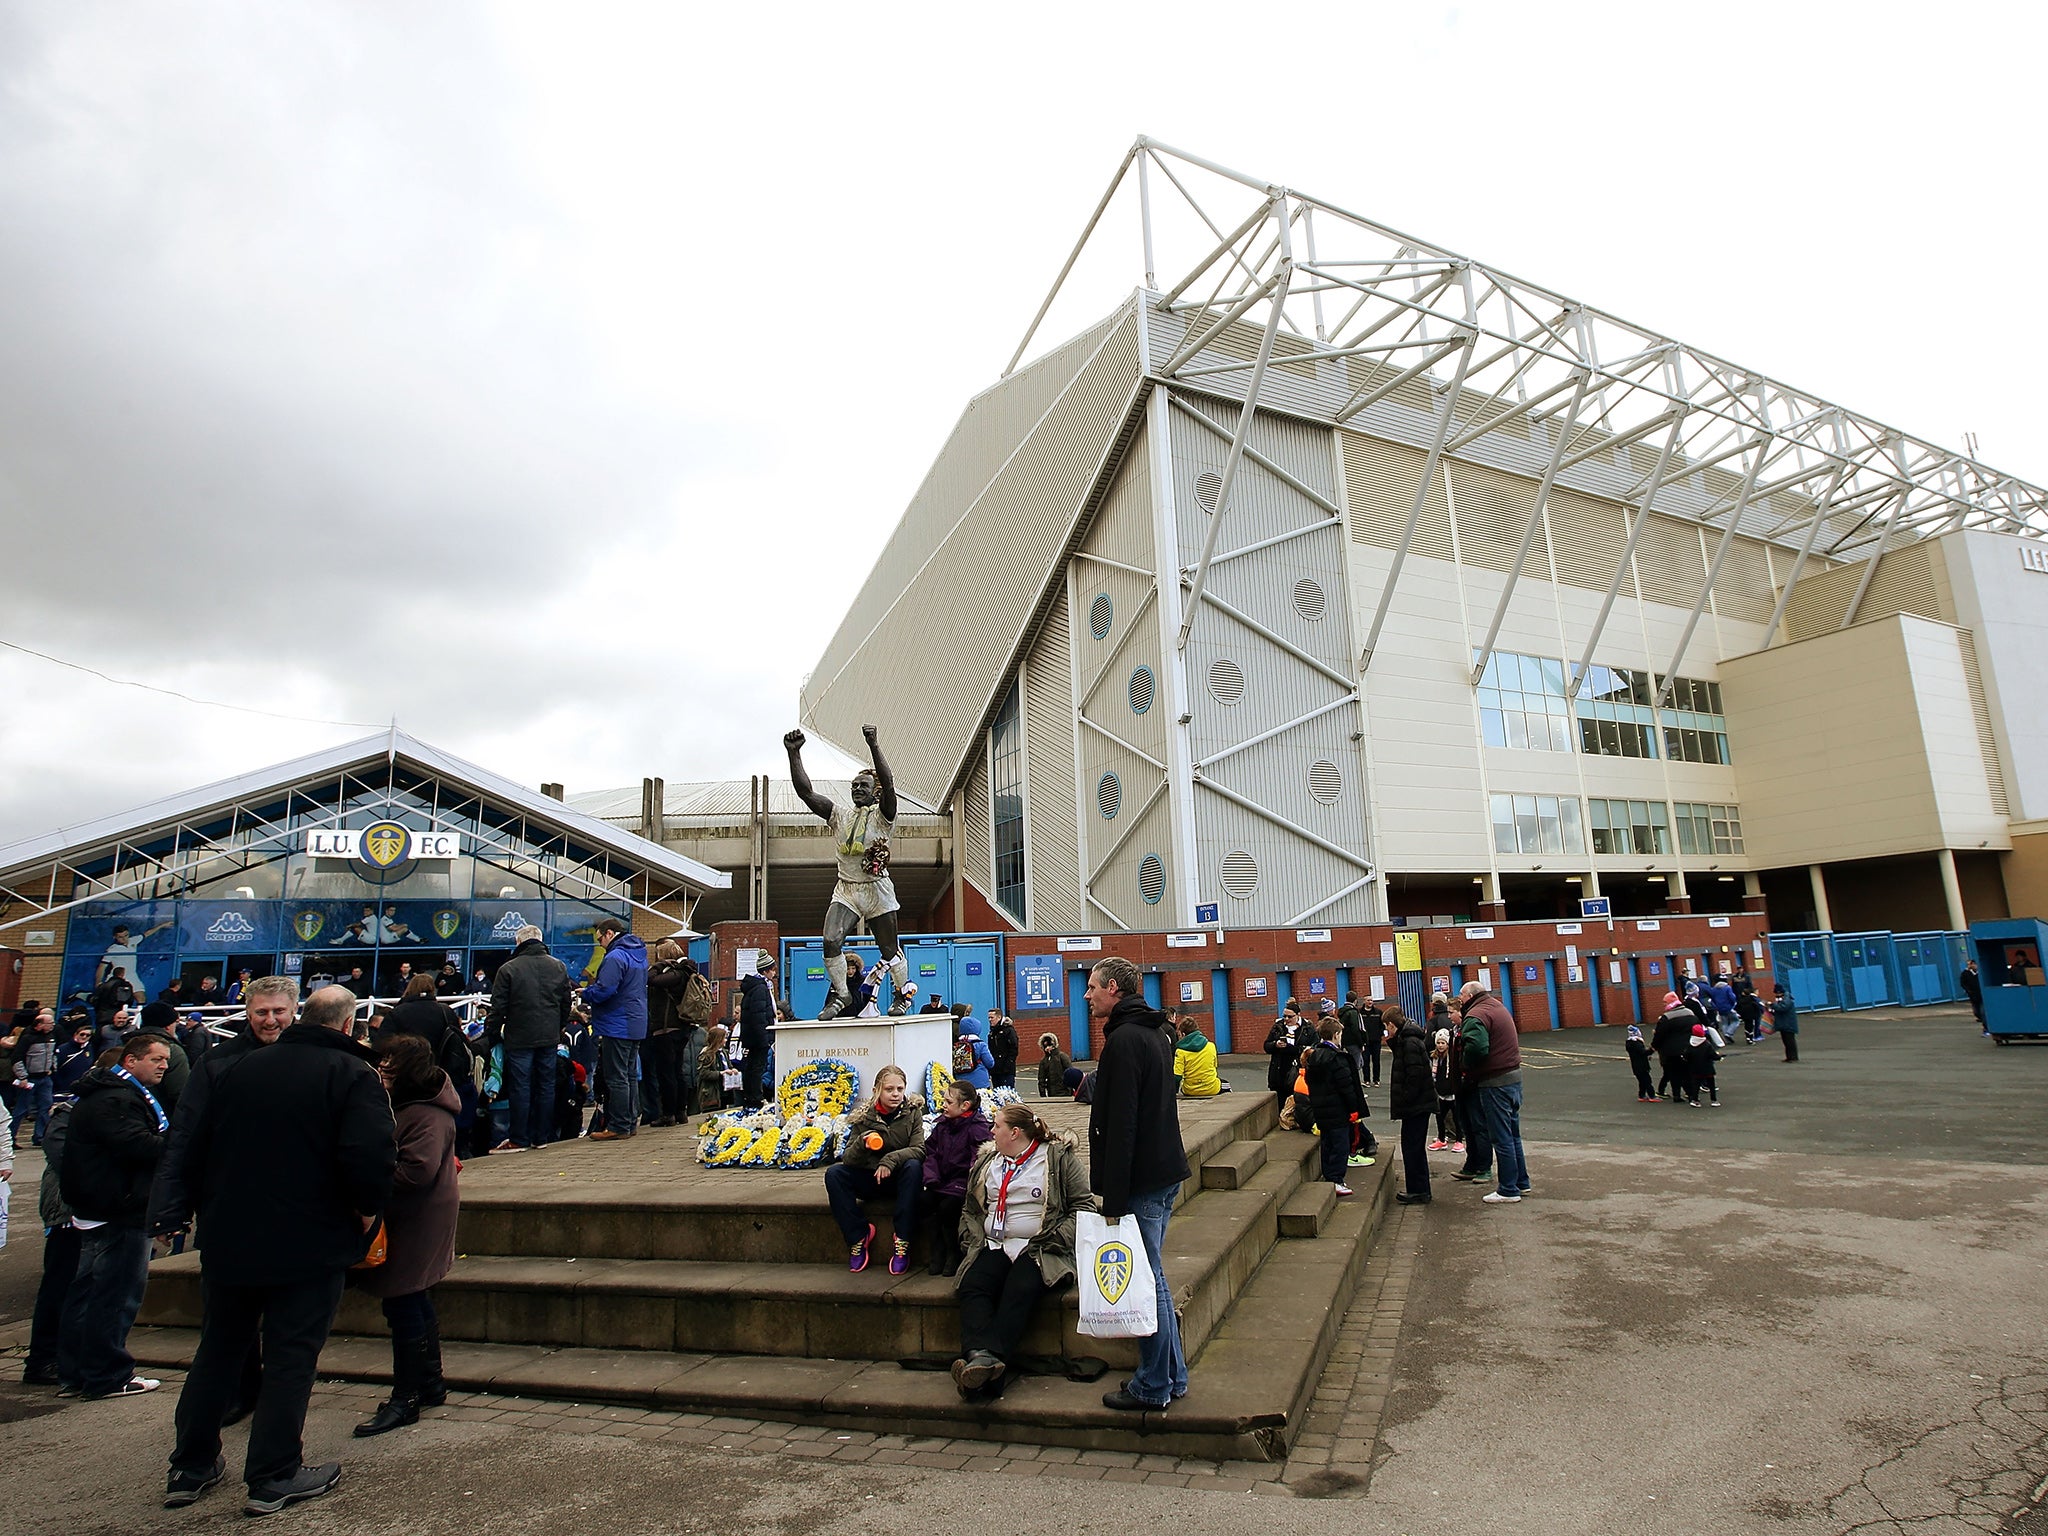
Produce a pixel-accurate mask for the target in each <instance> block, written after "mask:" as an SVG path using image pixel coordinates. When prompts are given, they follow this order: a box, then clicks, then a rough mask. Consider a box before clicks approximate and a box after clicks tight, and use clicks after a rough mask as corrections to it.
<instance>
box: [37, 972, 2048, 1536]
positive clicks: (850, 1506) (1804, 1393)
mask: <svg viewBox="0 0 2048 1536" xmlns="http://www.w3.org/2000/svg"><path fill="white" fill-rule="evenodd" d="M1621 1034H1622V1032H1621V1031H1620V1030H1618V1029H1604V1030H1589V1031H1571V1032H1565V1033H1555V1034H1533V1035H1530V1036H1526V1037H1525V1049H1526V1051H1527V1053H1528V1055H1527V1061H1528V1067H1529V1070H1528V1073H1527V1078H1528V1081H1527V1084H1526V1087H1525V1109H1524V1127H1525V1135H1526V1136H1527V1137H1528V1140H1529V1163H1530V1171H1531V1176H1532V1180H1533V1182H1534V1185H1535V1189H1534V1193H1533V1195H1532V1196H1531V1198H1529V1199H1528V1200H1526V1201H1524V1202H1523V1203H1522V1204H1521V1205H1519V1206H1509V1207H1489V1206H1484V1205H1482V1204H1480V1203H1479V1200H1478V1194H1479V1191H1478V1190H1477V1189H1475V1188H1473V1187H1471V1186H1467V1185H1462V1184H1457V1183H1454V1182H1452V1181H1450V1180H1449V1179H1448V1178H1447V1177H1443V1176H1444V1175H1447V1174H1448V1172H1449V1170H1450V1168H1451V1167H1452V1166H1454V1162H1453V1160H1452V1159H1451V1158H1449V1157H1448V1156H1446V1155H1443V1154H1439V1155H1436V1156H1435V1157H1433V1158H1432V1163H1433V1165H1434V1170H1435V1172H1436V1174H1437V1175H1438V1179H1437V1182H1436V1184H1435V1186H1434V1194H1435V1200H1434V1202H1433V1203H1432V1204H1430V1205H1428V1206H1414V1207H1407V1208H1404V1209H1402V1210H1400V1211H1399V1212H1398V1213H1397V1214H1396V1215H1395V1217H1394V1218H1393V1219H1392V1220H1391V1221H1390V1222H1389V1223H1388V1226H1387V1230H1386V1233H1385V1235H1384V1237H1383V1238H1382V1240H1381V1242H1380V1244H1379V1247H1378V1248H1377V1249H1376V1250H1375V1252H1374V1255H1373V1261H1372V1264H1371V1265H1370V1266H1369V1268H1368V1273H1367V1277H1366V1280H1365V1282H1364V1283H1363V1284H1362V1285H1361V1287H1360V1291H1359V1297H1358V1300H1357V1301H1356V1302H1354V1304H1353V1308H1352V1311H1351V1313H1350V1314H1349V1315H1348V1316H1347V1318H1346V1320H1345V1323H1344V1327H1343V1330H1342V1333H1341V1335H1340V1339H1339V1343H1338V1347H1337V1351H1336V1353H1335V1355H1334V1356H1333V1358H1332V1360H1331V1363H1330V1368H1329V1370H1328V1372H1327V1373H1326V1375H1325V1377H1324V1381H1323V1384H1322V1387H1321V1389H1320V1390H1319V1391H1318V1393H1317V1399H1316V1404H1315V1409H1314V1412H1313V1414H1312V1416H1311V1419H1310V1423H1309V1426H1308V1430H1307V1432H1305V1433H1304V1435H1303V1437H1302V1439H1301V1441H1300V1442H1298V1444H1297V1447H1296V1450H1295V1454H1294V1457H1293V1458H1292V1460H1290V1461H1289V1462H1288V1463H1287V1464H1286V1465H1285V1466H1270V1467H1261V1466H1255V1465H1251V1464H1241V1463H1233V1464H1226V1465H1224V1466H1221V1467H1218V1466H1216V1465H1214V1464H1196V1463H1184V1462H1183V1463H1176V1462H1175V1461H1174V1460H1173V1459H1172V1458H1168V1457H1138V1456H1129V1455H1114V1454H1110V1453H1099V1452H1076V1451H1072V1450H1064V1451H1055V1450H1049V1449H1042V1448H1039V1447H1033V1446H995V1445H985V1444H977V1443H973V1442H964V1441H937V1440H921V1441H911V1440H906V1439H905V1438H904V1437H901V1436H892V1435H886V1434H883V1435H865V1434H846V1433H843V1432H837V1431H832V1430H826V1429H822V1428H818V1427H815V1426H801V1425H795V1426H793V1425H779V1424H751V1423H745V1422H741V1421H735V1420H723V1419H710V1418H706V1417H705V1416H703V1415H690V1414H659V1413H644V1412H641V1411H640V1410H636V1409H625V1408H614V1407H606V1406H604V1405H597V1404H581V1405H575V1404H566V1403H540V1402H531V1401H521V1400H516V1399H505V1398H493V1397H485V1396H480V1395H468V1396H464V1397H461V1398H459V1399H457V1400H456V1401H455V1402H453V1403H451V1406H450V1407H449V1408H447V1409H444V1410H440V1411H438V1412H435V1413H430V1414H429V1415H428V1416H427V1418H426V1419H424V1420H423V1421H422V1422H421V1423H420V1424H419V1425H418V1426H416V1427H414V1428H411V1429H407V1430H402V1431H399V1432H398V1433H396V1434H392V1435H387V1436H383V1437H380V1438H378V1439H375V1440H369V1441H356V1440H352V1439H351V1438H350V1437H349V1433H348V1426H349V1425H350V1423H351V1422H352V1421H353V1420H354V1419H356V1418H358V1417H361V1416H362V1415H363V1414H365V1413H366V1412H367V1410H368V1408H369V1406H370V1405H371V1404H372V1402H373V1401H374V1399H375V1396H376V1393H375V1391H374V1389H371V1388H368V1387H356V1386H347V1385H341V1384H323V1385H322V1386H320V1387H319V1388H317V1389H316V1391H315V1394H314V1400H313V1409H312V1413H311V1415H310V1417H309V1419H308V1423H307V1454H308V1457H309V1459H314V1460H321V1459H332V1458H336V1457H338V1458H340V1459H341V1460H342V1461H343V1463H344V1465H345V1467H346V1472H345V1475H344V1480H343V1482H342V1485H341V1487H340V1488H339V1489H338V1490H337V1491H336V1492H335V1493H334V1494H333V1495H331V1496H330V1497H328V1498H326V1499H323V1500H319V1501H317V1502H315V1503H312V1504H309V1505H306V1506H303V1507H301V1508H298V1509H295V1510H292V1511H290V1512H288V1513H286V1514H284V1515H282V1516H280V1517H278V1524H279V1525H280V1526H282V1527H285V1528H289V1529H299V1530H304V1531H306V1532H320V1533H326V1532H349V1533H372V1532H378V1533H381V1532H386V1531H389V1532H392V1533H400V1532H403V1533H405V1536H437V1533H441V1532H451V1533H453V1532H463V1533H468V1532H471V1531H474V1530H476V1529H478V1528H480V1527H481V1528H486V1529H489V1530H490V1531H492V1532H493V1533H494V1536H497V1533H507V1536H510V1533H522V1532H528V1531H531V1532H536V1533H540V1532H547V1533H557V1532H563V1531H575V1532H582V1531H592V1530H599V1529H602V1530H604V1531H606V1532H607V1533H608V1536H634V1533H640V1532H688V1533H697V1532H704V1533H711V1532H718V1533H726V1532H738V1531H748V1530H773V1531H778V1532H789V1533H798V1532H841V1531H845V1532H853V1531H863V1532H865V1531H870V1530H872V1529H875V1528H877V1527H884V1528H888V1529H892V1530H917V1531H930V1530H933V1529H944V1528H947V1527H949V1526H951V1525H954V1524H957V1523H962V1522H972V1523H973V1524H974V1525H976V1526H977V1527H980V1528H986V1527H987V1526H988V1525H990V1524H991V1523H992V1522H1002V1523H1004V1524H1005V1525H1007V1526H1008V1527H1009V1528H1012V1529H1017V1530H1021V1531H1026V1532H1039V1531H1052V1530H1059V1531H1061V1532H1063V1533H1066V1532H1072V1533H1081V1532H1093V1531H1104V1532H1108V1531H1116V1532H1124V1531H1165V1530H1168V1529H1171V1530H1173V1531H1174V1532H1176V1533H1177V1536H1196V1533H1201V1532H1209V1531H1215V1532H1230V1533H1233V1536H1235V1533H1241V1532H1243V1531H1246V1530H1254V1529H1259V1528H1262V1527H1263V1526H1264V1525H1265V1524H1266V1523H1267V1522H1273V1521H1278V1522H1284V1526H1285V1528H1286V1529H1287V1530H1288V1531H1289V1533H1290V1536H1294V1533H1320V1532H1324V1531H1329V1532H1339V1531H1342V1532H1346V1533H1350V1532H1382V1531H1384V1532H1426V1531H1439V1530H1441V1531H1447V1532H1449V1531H1455V1532H1457V1533H1459V1536H1484V1533H1491V1532H1551V1531H1575V1530H1584V1531H1588V1532H1602V1533H1606V1532H1618V1533H1633V1532H1643V1533H1651V1532H1657V1533H1670V1532H1688V1533H1689V1532H1743V1533H1750V1532H1773V1533H1776V1532H1784V1533H1807V1532H1814V1533H1820V1532H1830V1533H1837V1532H1839V1533H1847V1532H1855V1533H1864V1532H1880V1531H1882V1532H1909V1531H1910V1532H1914V1533H1937V1536H1939V1533H1948V1532H1965V1531H1969V1532H1998V1531H2004V1532H2007V1533H2010V1536H2022V1533H2028V1536H2044V1533H2048V1522H2044V1519H2043V1516H2042V1514H2041V1511H2040V1509H2039V1506H2040V1504H2041V1502H2042V1500H2043V1498H2044V1494H2048V1307H2044V1302H2048V1192H2044V1188H2043V1178H2042V1174H2043V1168H2044V1165H2048V1136H2044V1134H2043V1133H2044V1123H2048V1122H2044V1117H2043V1114H2042V1106H2043V1102H2044V1096H2048V1048H2042V1047H2029V1046H2014V1047H2010V1048H2005V1049H1998V1048H1995V1047H1993V1045H1992V1043H1991V1042H1990V1041H1988V1040H1985V1039H1983V1038H1982V1037H1981V1036H1980V1035H1979V1034H1978V1032H1977V1030H1976V1028H1975V1026H1974V1025H1972V1024H1971V1022H1970V1020H1969V1017H1968V1015H1967V1014H1966V1013H1964V1012H1962V1011H1961V1010H1953V1009H1933V1010H1914V1011H1911V1012H1899V1013H1859V1014H1851V1015H1819V1016H1816V1017H1812V1018H1809V1019H1808V1020H1807V1021H1806V1027H1805V1029H1804V1030H1803V1031H1802V1033H1801V1036H1800V1047H1801V1056H1802V1059H1801V1060H1800V1061H1799V1062H1798V1063H1796V1064H1787V1063H1785V1062H1783V1061H1782V1060H1781V1058H1780V1051H1779V1048H1778V1043H1777V1042H1776V1041H1775V1040H1772V1041H1767V1042H1766V1043H1765V1044H1763V1045H1760V1046H1753V1047H1731V1048H1730V1050H1729V1053H1728V1059H1727V1060H1726V1061H1725V1062H1724V1063H1723V1064H1722V1067H1721V1073H1720V1086H1721V1097H1722V1100H1723V1101H1724V1102H1723V1106H1722V1107H1721V1108H1720V1109H1718V1110H1715V1109H1706V1108H1702V1109H1697V1110H1694V1109H1688V1108H1684V1107H1678V1106H1672V1105H1670V1104H1654V1105H1649V1104H1638V1103H1636V1102H1635V1100H1634V1097H1633V1083H1632V1079H1631V1078H1630V1076H1629V1072H1628V1068H1627V1064H1626V1061H1625V1058H1624V1057H1623V1054H1622V1045H1621ZM1229 1075H1230V1076H1231V1078H1232V1080H1233V1082H1234V1083H1235V1084H1236V1086H1237V1087H1238V1088H1239V1089H1240V1090H1242V1091H1256V1090H1257V1089H1258V1088H1260V1087H1261V1086H1262V1085H1263V1070H1262V1068H1261V1067H1260V1064H1259V1063H1258V1062H1256V1061H1245V1060H1242V1059H1240V1060H1238V1061H1236V1062H1234V1063H1233V1064H1232V1065H1231V1066H1230V1068H1229ZM1371 1096H1372V1098H1373V1099H1374V1107H1375V1108H1376V1109H1381V1110H1382V1112H1383V1105H1384V1089H1381V1090H1378V1091H1377V1092H1375V1093H1373V1094H1372V1095H1371ZM1377 1129H1379V1131H1380V1134H1381V1136H1382V1139H1383V1141H1384V1140H1389V1139H1391V1138H1389V1137H1388V1128H1387V1127H1386V1126H1385V1124H1384V1122H1381V1123H1380V1125H1379V1126H1378V1127H1377ZM40 1162H41V1160H40V1156H39V1155H38V1154H35V1153H32V1152H29V1151H28V1150H27V1149H26V1148H24V1150H23V1151H22V1153H21V1154H20V1155H19V1158H18V1162H17V1174H16V1179H17V1189H18V1194H19V1197H20V1203H19V1204H18V1205H17V1207H16V1216H17V1220H16V1222H15V1225H14V1228H13V1231H12V1235H11V1240H10V1242H9V1244H8V1246H7V1247H6V1249H5V1250H0V1344H4V1343H7V1342H9V1341H12V1342H13V1343H14V1344H15V1345H16V1346H17V1349H16V1353H17V1354H18V1345H19V1342H20V1341H21V1339H22V1338H24V1337H25V1332H26V1330H25V1325H24V1323H23V1319H25V1317H26V1314H27V1307H28V1301H29V1299H30V1296H31V1295H32V1292H33V1287H34V1281H35V1274H36V1271H37V1268H38V1266H39V1264H40V1246H41V1245H40V1241H39V1234H38V1233H37V1232H36V1230H35V1228H34V1220H33V1214H32V1212H33V1206H32V1204H31V1203H30V1202H32V1200H33V1189H34V1183H35V1179H36V1176H37V1174H38V1173H39V1171H40ZM24 1216H25V1217H27V1220H26V1222H24V1221H23V1220H21V1219H20V1218H22V1217H24ZM0 1366H6V1367H8V1368H7V1369H6V1371H5V1374H6V1375H7V1376H9V1377H14V1376H17V1375H18V1366H15V1365H13V1363H12V1362H0ZM1197 1369H1199V1362H1198V1363H1197ZM176 1386H177V1382H176V1380H175V1379H174V1378H168V1379H166V1380H165V1385H164V1390H163V1391H160V1392H157V1393H153V1394H150V1395H148V1396H145V1397H140V1398H135V1399H129V1400H124V1401H117V1402H104V1403H77V1402H74V1401H62V1402H60V1401H58V1400H57V1399H55V1398H54V1397H53V1396H52V1395H51V1394H50V1392H49V1390H48V1389H30V1388H24V1387H22V1386H20V1385H19V1384H18V1383H16V1382H9V1383H7V1384H5V1385H0V1425H4V1428H0V1458H4V1461H0V1465H4V1467H5V1470H6V1473H7V1475H8V1478H9V1483H10V1488H11V1497H10V1498H9V1500H8V1508H9V1510H10V1516H9V1520H8V1528H9V1529H12V1530H15V1531H17V1532H21V1533H24V1536H27V1533H42V1532H51V1533H58V1532H62V1533H66V1536H71V1533H98V1532H110V1533H111V1532H121V1533H130V1532H135V1533H139V1532H145V1531H148V1532H163V1531H169V1530H174V1529H193V1530H198V1529H202V1528H208V1527H213V1528H217V1527H219V1526H221V1525H222V1524H223V1523H224V1522H239V1521H240V1520H241V1519H242V1516H241V1515H240V1513H239V1511H240V1506H241V1500H240V1498H239V1489H238V1488H237V1487H236V1485H235V1479H234V1477H233V1476H232V1473H233V1472H234V1471H237V1470H238V1465H237V1458H238V1456H239V1452H240V1440H241V1432H240V1431H238V1430H237V1431H230V1432H229V1436H228V1453H229V1459H230V1471H231V1476H230V1479H229V1482H228V1484H227V1485H225V1486H223V1487H222V1488H221V1489H219V1490H216V1491H215V1492H214V1493H213V1494H212V1495H210V1496H209V1497H208V1498H207V1499H206V1500H205V1501H204V1502H202V1503H201V1504H199V1505H198V1506H196V1507H195V1508H193V1509H191V1510H188V1511H184V1512H182V1513H175V1514H173V1513H169V1512H166V1511H164V1510H162V1509H161V1508H160V1507H159V1496H160V1490H161V1487H162V1481H161V1479H162V1472H163V1457H164V1453H165V1451H166V1450H167V1448H168V1445H169V1438H170V1428H169V1426H170V1419H171V1412H172V1408H173V1406H174V1401H175V1391H176ZM963 1474H965V1475H963ZM1106 1484H1116V1485H1120V1486H1117V1487H1115V1488H1114V1489H1113V1490H1112V1489H1111V1488H1109V1487H1106V1486H1104V1485H1106ZM1112 1493H1113V1496H1108V1495H1112ZM1276 1499H1282V1500H1286V1501H1287V1502H1285V1503H1281V1504H1276V1503H1275V1502H1274V1500H1276Z"/></svg>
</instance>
